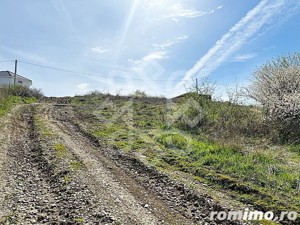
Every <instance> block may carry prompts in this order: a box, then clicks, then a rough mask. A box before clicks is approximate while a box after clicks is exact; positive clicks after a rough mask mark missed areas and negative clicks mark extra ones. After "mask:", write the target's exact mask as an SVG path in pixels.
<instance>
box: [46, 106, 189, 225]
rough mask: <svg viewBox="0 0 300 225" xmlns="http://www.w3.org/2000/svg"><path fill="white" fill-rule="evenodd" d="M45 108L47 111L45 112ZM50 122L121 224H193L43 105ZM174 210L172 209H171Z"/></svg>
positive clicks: (84, 177)
mask: <svg viewBox="0 0 300 225" xmlns="http://www.w3.org/2000/svg"><path fill="white" fill-rule="evenodd" d="M45 112H46V113H45ZM42 114H44V115H45V116H44V119H45V121H46V122H47V126H48V127H49V128H50V129H51V130H52V131H53V132H54V133H56V134H58V135H59V137H60V138H61V141H62V143H64V145H65V146H66V147H67V148H68V149H70V150H71V151H72V153H73V154H74V155H75V156H76V157H78V158H79V160H80V161H81V162H82V163H83V164H84V166H85V170H81V171H80V173H79V174H78V176H79V177H80V179H81V181H82V182H83V183H85V184H86V185H87V186H88V187H89V188H90V189H91V190H92V191H93V193H96V195H97V198H98V199H99V201H101V204H102V205H105V206H106V207H107V210H108V211H109V212H110V213H111V214H112V215H114V216H115V217H116V218H117V220H118V221H119V222H121V223H122V224H192V222H191V221H190V220H188V219H186V218H184V217H182V216H180V215H177V214H178V213H176V211H174V210H171V209H170V208H168V207H167V206H165V205H164V204H163V203H162V202H161V201H160V200H159V199H158V198H157V197H156V196H154V195H153V194H152V193H151V192H149V191H147V190H146V189H145V188H144V187H142V186H141V185H140V184H138V183H137V182H136V181H134V180H133V179H132V178H131V177H129V176H128V175H127V174H126V173H125V172H124V171H123V170H121V169H120V168H118V167H117V166H116V165H115V164H114V163H113V162H111V161H110V160H109V159H107V158H106V157H104V156H103V155H102V154H101V151H100V150H99V149H97V148H95V146H94V145H93V144H92V143H91V142H90V140H89V139H87V138H86V137H84V135H83V134H81V133H80V132H78V131H77V130H76V127H74V126H72V125H71V124H70V123H68V122H66V120H65V118H59V119H58V118H57V115H59V114H56V111H55V110H53V108H50V109H49V108H48V109H44V111H43V113H42ZM172 211H173V213H172Z"/></svg>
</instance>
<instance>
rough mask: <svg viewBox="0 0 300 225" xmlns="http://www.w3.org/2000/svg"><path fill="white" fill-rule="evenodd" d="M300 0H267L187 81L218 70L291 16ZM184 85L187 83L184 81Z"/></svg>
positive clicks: (228, 35)
mask: <svg viewBox="0 0 300 225" xmlns="http://www.w3.org/2000/svg"><path fill="white" fill-rule="evenodd" d="M299 6H300V2H299V1H290V0H263V1H261V2H260V3H259V4H258V5H257V6H256V7H255V8H253V9H252V10H250V11H249V12H248V13H247V14H246V16H245V17H243V18H242V19H241V20H240V21H239V22H238V23H236V24H235V25H234V26H233V27H232V28H231V29H230V30H229V32H227V33H226V34H225V35H224V36H223V37H222V38H221V39H220V40H219V41H217V42H216V44H215V45H214V46H213V47H212V48H211V49H210V50H209V51H208V52H207V53H206V54H205V55H204V56H203V57H202V58H200V60H199V61H198V62H197V63H196V64H195V65H194V66H193V67H192V68H191V69H190V70H189V71H188V72H187V73H186V74H185V76H184V78H183V79H184V80H188V79H191V78H192V77H194V76H201V77H204V76H207V75H209V74H210V73H211V72H212V71H214V70H215V69H216V68H218V67H219V66H220V65H221V64H222V63H223V62H224V61H225V60H226V59H227V58H228V57H229V56H230V55H231V54H232V53H234V52H236V51H237V50H238V49H239V48H240V47H241V46H242V45H244V44H245V43H246V42H247V41H250V40H251V39H253V38H255V35H256V34H258V33H259V32H260V31H261V30H263V29H267V28H268V27H270V26H272V25H273V24H275V23H276V22H277V21H278V20H280V19H282V17H289V16H291V14H292V12H294V11H295V8H299ZM180 84H181V85H182V84H184V82H183V81H182V82H181V83H180Z"/></svg>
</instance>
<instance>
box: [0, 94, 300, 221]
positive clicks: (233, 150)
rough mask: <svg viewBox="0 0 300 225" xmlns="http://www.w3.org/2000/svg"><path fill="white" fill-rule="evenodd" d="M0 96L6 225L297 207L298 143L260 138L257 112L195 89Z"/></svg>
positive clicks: (1, 197) (264, 134)
mask: <svg viewBox="0 0 300 225" xmlns="http://www.w3.org/2000/svg"><path fill="white" fill-rule="evenodd" d="M7 99H13V100H7ZM16 99H17V100H16ZM28 99H30V101H29V100H28ZM2 102H10V103H9V104H6V103H5V104H3V103H2V104H1V107H0V108H2V110H3V113H2V115H1V128H0V129H1V132H0V134H1V136H0V139H1V142H0V154H1V157H0V159H1V160H0V166H1V181H2V182H1V192H0V202H1V215H0V216H1V220H0V221H1V222H2V223H3V224H48V223H50V222H56V223H57V224H205V223H206V224H241V223H239V222H234V221H214V222H212V221H211V220H210V219H209V217H210V212H211V211H222V210H225V211H226V210H243V209H245V208H250V209H256V210H262V211H273V212H275V213H280V212H281V211H296V212H299V208H300V205H299V200H300V195H299V174H300V173H299V172H300V159H299V146H297V145H293V146H291V145H287V144H285V145H284V144H279V143H277V144H275V143H274V142H272V141H271V140H270V139H268V135H269V134H268V132H269V131H268V130H267V128H266V127H265V126H266V125H265V124H263V121H262V120H261V112H260V109H259V108H257V107H253V106H240V105H235V104H231V103H224V102H214V101H211V100H210V99H207V98H205V99H203V98H201V96H200V97H199V96H195V95H190V96H188V97H187V98H183V99H180V100H176V101H172V100H170V99H169V100H168V99H164V98H154V97H145V96H144V97H141V96H112V95H104V94H93V95H87V96H78V97H73V98H45V97H43V98H39V100H38V98H33V97H31V98H30V97H20V96H19V97H9V98H7V97H6V98H3V100H2ZM34 102H37V103H34ZM199 109H202V111H201V110H199ZM197 112H201V113H200V114H199V113H197ZM261 223H262V224H272V223H271V222H267V221H265V222H261ZM298 223H299V220H297V221H281V224H298ZM249 224H250V222H249ZM253 224H259V223H256V222H253Z"/></svg>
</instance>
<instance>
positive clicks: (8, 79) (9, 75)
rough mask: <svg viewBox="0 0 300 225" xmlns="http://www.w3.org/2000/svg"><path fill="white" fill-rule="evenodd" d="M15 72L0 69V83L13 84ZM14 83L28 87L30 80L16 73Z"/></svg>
mask: <svg viewBox="0 0 300 225" xmlns="http://www.w3.org/2000/svg"><path fill="white" fill-rule="evenodd" d="M14 77H15V74H14V73H13V72H10V71H0V85H13V84H14ZM16 84H18V85H22V86H26V87H30V86H31V85H32V81H31V80H29V79H27V78H25V77H22V76H20V75H18V74H17V79H16Z"/></svg>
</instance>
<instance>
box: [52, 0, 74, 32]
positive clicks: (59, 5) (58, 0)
mask: <svg viewBox="0 0 300 225" xmlns="http://www.w3.org/2000/svg"><path fill="white" fill-rule="evenodd" d="M52 4H53V6H54V8H55V9H56V10H57V12H58V13H59V14H60V16H61V17H62V18H63V19H64V20H65V21H66V22H67V23H68V24H69V27H70V29H71V30H72V31H75V27H74V24H73V19H72V17H71V15H70V13H69V11H68V10H67V8H66V6H65V4H64V2H63V1H62V0H52Z"/></svg>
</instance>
